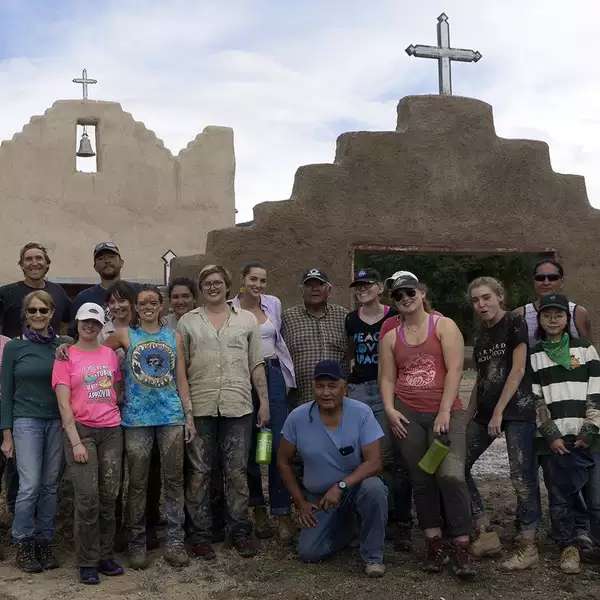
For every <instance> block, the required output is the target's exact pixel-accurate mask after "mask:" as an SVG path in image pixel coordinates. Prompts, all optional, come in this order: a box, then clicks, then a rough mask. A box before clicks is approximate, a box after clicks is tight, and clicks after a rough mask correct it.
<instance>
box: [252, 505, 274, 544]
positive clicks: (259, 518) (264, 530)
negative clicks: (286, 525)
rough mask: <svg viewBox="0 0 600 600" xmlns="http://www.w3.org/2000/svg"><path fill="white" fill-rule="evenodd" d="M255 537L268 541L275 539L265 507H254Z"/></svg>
mask: <svg viewBox="0 0 600 600" xmlns="http://www.w3.org/2000/svg"><path fill="white" fill-rule="evenodd" d="M254 535H256V537H257V538H258V539H259V540H266V539H268V538H272V537H273V527H272V526H271V522H270V521H269V515H267V508H266V507H265V506H255V507H254Z"/></svg>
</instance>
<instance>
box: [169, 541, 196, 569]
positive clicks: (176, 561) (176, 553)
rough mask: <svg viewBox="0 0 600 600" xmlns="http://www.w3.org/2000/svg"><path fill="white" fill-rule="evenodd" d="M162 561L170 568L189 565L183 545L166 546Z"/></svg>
mask: <svg viewBox="0 0 600 600" xmlns="http://www.w3.org/2000/svg"><path fill="white" fill-rule="evenodd" d="M164 559H165V561H166V562H167V563H169V564H170V565H171V566H172V567H176V568H177V567H187V566H188V565H189V564H190V557H189V556H188V553H187V552H186V551H185V548H184V547H183V544H174V545H172V546H167V550H166V551H165V554H164Z"/></svg>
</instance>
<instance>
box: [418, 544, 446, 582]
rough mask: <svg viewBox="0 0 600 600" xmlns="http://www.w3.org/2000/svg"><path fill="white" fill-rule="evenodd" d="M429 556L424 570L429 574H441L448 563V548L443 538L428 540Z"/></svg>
mask: <svg viewBox="0 0 600 600" xmlns="http://www.w3.org/2000/svg"><path fill="white" fill-rule="evenodd" d="M425 543H426V545H427V554H426V556H425V562H424V563H423V570H424V571H426V572H427V573H439V572H440V571H441V570H442V567H443V566H444V563H445V561H446V548H445V547H444V542H443V540H442V538H441V537H434V538H427V539H426V540H425Z"/></svg>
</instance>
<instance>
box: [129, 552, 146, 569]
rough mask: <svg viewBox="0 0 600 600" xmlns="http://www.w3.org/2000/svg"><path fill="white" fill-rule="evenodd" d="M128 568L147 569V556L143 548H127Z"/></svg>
mask: <svg viewBox="0 0 600 600" xmlns="http://www.w3.org/2000/svg"><path fill="white" fill-rule="evenodd" d="M128 558H129V566H130V568H132V569H146V568H148V564H149V562H148V556H147V555H146V549H145V548H129V556H128Z"/></svg>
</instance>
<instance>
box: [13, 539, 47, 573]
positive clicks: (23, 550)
mask: <svg viewBox="0 0 600 600" xmlns="http://www.w3.org/2000/svg"><path fill="white" fill-rule="evenodd" d="M16 563H17V567H19V569H21V571H25V573H41V572H42V571H43V570H44V567H42V565H41V564H40V561H39V560H38V559H37V556H36V555H35V543H34V542H33V540H29V541H26V542H19V543H18V544H17V557H16Z"/></svg>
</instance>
